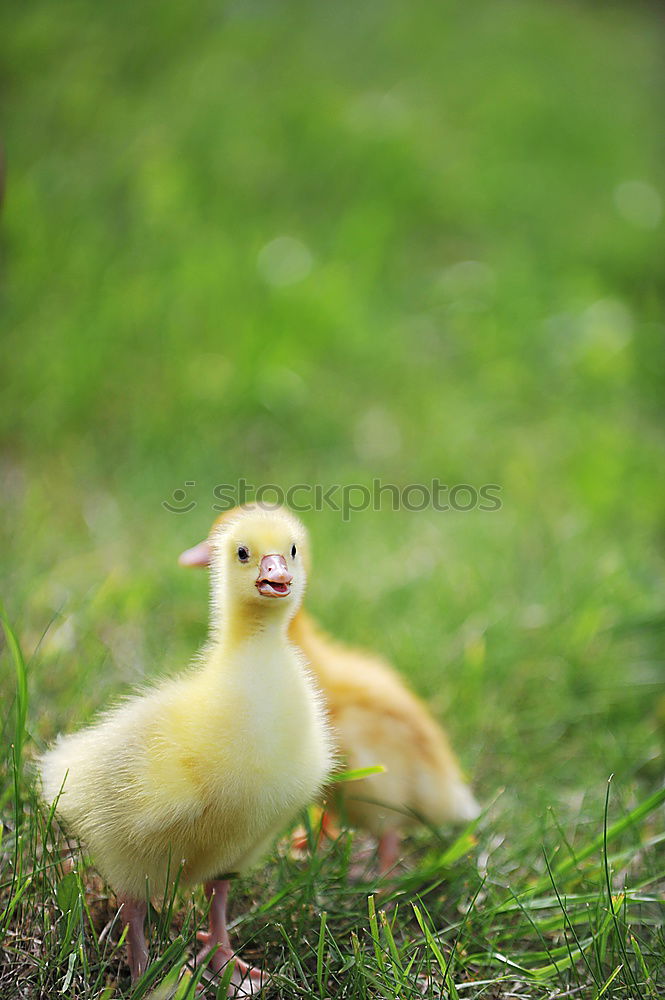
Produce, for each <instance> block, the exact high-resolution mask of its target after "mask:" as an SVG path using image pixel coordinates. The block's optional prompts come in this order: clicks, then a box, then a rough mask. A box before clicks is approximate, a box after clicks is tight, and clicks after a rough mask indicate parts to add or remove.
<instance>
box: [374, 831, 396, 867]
mask: <svg viewBox="0 0 665 1000" xmlns="http://www.w3.org/2000/svg"><path fill="white" fill-rule="evenodd" d="M401 842H402V841H401V837H400V835H399V833H398V832H397V830H388V831H387V832H386V833H384V834H382V836H381V837H380V838H379V850H378V855H379V875H387V874H388V873H389V872H390V871H392V869H393V868H394V867H395V865H396V864H397V859H398V858H399V848H400V844H401Z"/></svg>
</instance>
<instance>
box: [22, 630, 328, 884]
mask: <svg viewBox="0 0 665 1000" xmlns="http://www.w3.org/2000/svg"><path fill="white" fill-rule="evenodd" d="M323 725H324V722H323V715H322V709H321V707H320V704H319V701H318V699H317V696H316V694H315V692H314V688H313V685H312V681H311V680H310V678H309V676H308V674H307V672H306V670H305V668H304V665H303V661H302V656H301V654H300V653H299V652H298V651H297V650H296V648H295V647H294V646H292V645H291V644H290V643H289V642H288V641H287V640H286V637H285V636H279V635H278V636H274V635H272V634H270V632H267V633H262V634H260V635H258V636H252V637H250V638H248V639H246V640H244V641H241V642H239V643H238V644H237V645H236V647H235V648H234V649H233V650H232V651H230V652H229V653H226V651H225V650H224V648H223V647H220V646H218V645H212V646H211V647H209V648H208V650H207V652H206V654H205V656H204V657H203V664H202V666H201V667H200V668H199V669H197V670H195V671H192V672H191V673H190V674H189V675H187V676H185V677H182V678H179V679H177V680H174V681H171V682H169V683H168V684H166V685H164V686H162V687H160V688H157V689H155V690H153V691H150V692H148V693H147V694H145V695H143V696H140V697H136V698H132V699H131V700H129V701H127V702H125V703H124V704H123V705H121V706H120V707H119V708H117V709H115V710H114V711H112V712H109V713H108V714H107V715H106V716H105V717H104V718H103V719H102V720H101V721H100V722H99V723H98V724H97V725H94V726H91V727H90V728H89V729H85V730H83V731H82V732H80V733H77V734H75V735H73V736H68V737H65V738H62V739H61V740H60V741H59V742H58V743H57V744H56V746H55V747H54V749H53V750H51V751H50V752H49V753H48V754H47V755H46V756H45V758H44V760H43V765H42V778H43V784H44V791H45V796H46V799H47V800H48V801H49V802H52V801H53V800H54V799H55V798H56V797H57V795H58V792H59V790H60V788H61V787H62V789H63V791H62V794H61V796H60V798H59V800H58V813H59V815H60V816H61V818H62V819H63V821H64V823H65V824H66V826H67V827H68V828H69V829H71V830H73V831H74V832H75V833H76V835H77V836H78V837H80V839H81V840H82V841H83V842H84V843H85V844H86V846H87V847H88V849H89V850H90V853H91V855H92V857H93V858H95V859H96V861H97V865H98V867H99V869H100V870H101V872H102V874H103V875H104V876H105V877H106V878H107V879H108V881H109V882H110V884H111V885H112V886H113V887H114V888H115V889H116V891H117V892H120V893H121V894H124V895H128V896H132V897H135V898H138V899H141V898H143V897H145V894H146V879H147V880H148V887H149V890H150V892H151V893H152V894H155V895H158V896H159V895H161V894H162V893H163V892H164V890H165V888H166V884H167V876H169V877H170V879H171V880H173V879H174V877H175V876H176V875H177V874H178V869H179V867H180V866H181V864H182V872H181V874H180V878H181V880H182V881H184V882H187V883H197V882H202V881H205V880H207V879H211V878H213V877H214V876H216V875H219V874H222V873H226V872H238V871H243V870H245V869H246V868H248V867H250V866H251V865H252V864H253V863H254V862H255V861H256V860H258V859H260V857H261V856H262V854H263V853H265V850H266V849H267V846H269V844H270V842H271V840H272V838H273V837H274V836H275V835H276V834H277V833H278V832H279V830H280V829H282V828H283V827H284V826H285V824H286V823H287V822H288V821H289V819H290V818H291V817H292V816H293V815H294V813H296V812H297V811H298V809H299V808H300V807H301V806H302V805H304V804H306V803H307V802H309V801H311V800H313V799H314V798H315V797H316V794H317V792H318V790H319V788H320V786H321V783H322V782H323V780H324V779H325V777H326V775H327V773H328V770H329V767H330V759H329V754H328V749H327V746H326V744H325V743H324V742H323V741H322V740H321V738H320V732H321V729H322V728H323Z"/></svg>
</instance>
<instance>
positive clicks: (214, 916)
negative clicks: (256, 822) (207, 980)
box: [197, 879, 268, 997]
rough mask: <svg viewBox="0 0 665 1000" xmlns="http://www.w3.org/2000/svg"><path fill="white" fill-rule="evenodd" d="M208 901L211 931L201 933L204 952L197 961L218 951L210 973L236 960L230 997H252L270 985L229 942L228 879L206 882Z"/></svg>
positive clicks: (212, 959) (213, 957)
mask: <svg viewBox="0 0 665 1000" xmlns="http://www.w3.org/2000/svg"><path fill="white" fill-rule="evenodd" d="M204 889H205V894H206V898H207V899H209V900H210V912H209V915H208V921H209V927H210V930H209V931H203V932H200V933H199V935H198V936H199V938H200V940H201V941H203V943H204V947H203V950H202V951H200V952H199V954H198V955H197V961H198V962H201V961H202V960H203V959H204V958H206V956H207V955H209V954H210V952H211V951H212V950H213V948H214V949H215V952H214V954H213V955H212V957H211V959H210V961H209V962H208V968H209V969H210V971H211V972H214V973H220V972H222V971H223V969H224V967H225V966H226V965H228V963H229V962H230V961H232V960H233V961H235V968H234V970H233V976H232V977H231V985H230V986H229V992H228V995H229V996H230V997H245V996H252V995H253V994H255V993H258V992H259V990H260V989H261V988H262V987H263V986H265V985H266V984H267V982H268V976H267V975H266V974H265V973H263V972H261V970H260V969H254V968H252V967H251V966H249V965H247V963H246V962H243V960H242V959H241V958H239V957H238V956H237V955H236V954H235V953H234V951H233V948H232V947H231V942H230V940H229V932H228V930H227V928H226V901H227V898H228V894H229V881H228V879H215V880H214V881H213V882H206V884H205V886H204Z"/></svg>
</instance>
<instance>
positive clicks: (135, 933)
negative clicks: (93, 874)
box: [120, 897, 148, 983]
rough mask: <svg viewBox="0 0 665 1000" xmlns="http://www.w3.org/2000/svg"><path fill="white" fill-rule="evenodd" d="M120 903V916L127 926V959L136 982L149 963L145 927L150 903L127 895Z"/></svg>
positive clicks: (133, 980)
mask: <svg viewBox="0 0 665 1000" xmlns="http://www.w3.org/2000/svg"><path fill="white" fill-rule="evenodd" d="M120 903H121V906H120V916H121V917H122V920H123V923H124V924H125V926H126V927H127V961H128V963H129V971H130V972H131V975H132V982H133V983H134V982H136V980H137V979H138V978H139V976H141V975H143V973H144V972H145V970H146V967H147V965H148V946H147V944H146V940H145V932H144V929H143V925H144V923H145V915H146V913H147V910H148V904H147V903H146V901H145V900H143V901H139V900H137V899H129V898H127V897H125V898H123V899H122V900H121V901H120Z"/></svg>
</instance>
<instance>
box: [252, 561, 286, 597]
mask: <svg viewBox="0 0 665 1000" xmlns="http://www.w3.org/2000/svg"><path fill="white" fill-rule="evenodd" d="M292 580H293V576H292V574H291V573H289V568H288V566H287V565H286V559H285V558H284V556H278V555H270V556H263V558H262V559H261V565H260V566H259V575H258V577H257V578H256V589H257V590H258V592H259V594H261V595H262V596H263V597H286V596H287V595H288V594H290V593H291V581H292Z"/></svg>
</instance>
